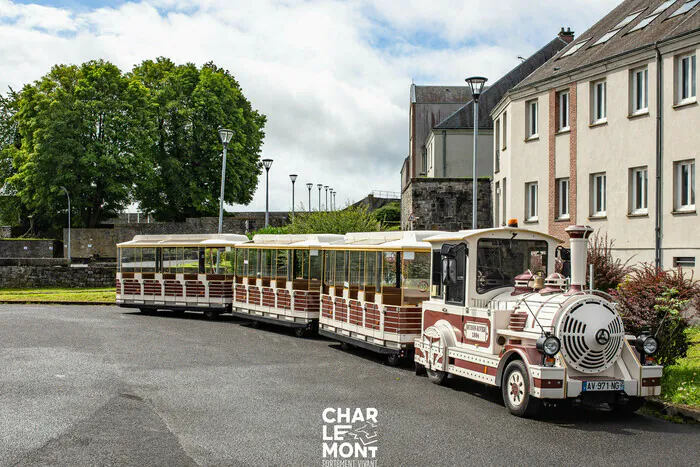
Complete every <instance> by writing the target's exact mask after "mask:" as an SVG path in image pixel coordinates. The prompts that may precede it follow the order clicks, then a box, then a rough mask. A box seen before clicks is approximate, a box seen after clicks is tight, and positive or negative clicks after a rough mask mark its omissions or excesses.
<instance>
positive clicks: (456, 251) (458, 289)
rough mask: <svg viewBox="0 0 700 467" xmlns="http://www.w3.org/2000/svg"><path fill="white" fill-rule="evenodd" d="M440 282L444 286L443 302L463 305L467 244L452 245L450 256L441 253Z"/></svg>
mask: <svg viewBox="0 0 700 467" xmlns="http://www.w3.org/2000/svg"><path fill="white" fill-rule="evenodd" d="M441 256H442V258H441V263H442V267H441V271H442V283H443V285H444V286H445V302H446V303H450V304H453V305H464V284H465V282H466V280H465V276H466V272H467V266H466V265H467V246H466V245H465V244H463V243H461V244H459V245H452V248H451V249H450V256H443V255H441Z"/></svg>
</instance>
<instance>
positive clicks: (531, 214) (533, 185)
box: [525, 182, 539, 222]
mask: <svg viewBox="0 0 700 467" xmlns="http://www.w3.org/2000/svg"><path fill="white" fill-rule="evenodd" d="M538 203H539V194H538V187H537V182H530V183H526V184H525V220H526V221H527V222H537V221H538V220H539V217H538V209H537V207H538Z"/></svg>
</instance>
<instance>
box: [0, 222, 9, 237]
mask: <svg viewBox="0 0 700 467" xmlns="http://www.w3.org/2000/svg"><path fill="white" fill-rule="evenodd" d="M10 237H12V227H10V226H9V225H0V238H10Z"/></svg>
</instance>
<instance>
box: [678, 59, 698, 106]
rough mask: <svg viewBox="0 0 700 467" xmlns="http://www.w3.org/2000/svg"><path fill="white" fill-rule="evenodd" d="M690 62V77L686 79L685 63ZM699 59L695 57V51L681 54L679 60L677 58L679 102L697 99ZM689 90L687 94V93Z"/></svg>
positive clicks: (684, 102) (689, 101) (683, 102)
mask: <svg viewBox="0 0 700 467" xmlns="http://www.w3.org/2000/svg"><path fill="white" fill-rule="evenodd" d="M686 60H687V63H688V65H687V66H688V75H687V77H688V79H687V81H685V80H684V79H683V77H684V73H683V72H684V70H685V67H686V65H685V63H686ZM696 65H697V59H696V57H695V52H693V53H688V54H684V55H680V56H679V57H678V58H677V60H676V69H677V75H678V76H677V79H678V81H677V82H676V86H677V89H676V94H677V95H676V103H678V104H686V103H691V102H695V101H696V90H697V89H696V84H697V83H696V82H697V66H696ZM686 92H687V94H686Z"/></svg>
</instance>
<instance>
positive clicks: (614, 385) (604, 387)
mask: <svg viewBox="0 0 700 467" xmlns="http://www.w3.org/2000/svg"><path fill="white" fill-rule="evenodd" d="M624 390H625V383H624V381H584V382H583V391H584V392H593V391H624Z"/></svg>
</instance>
